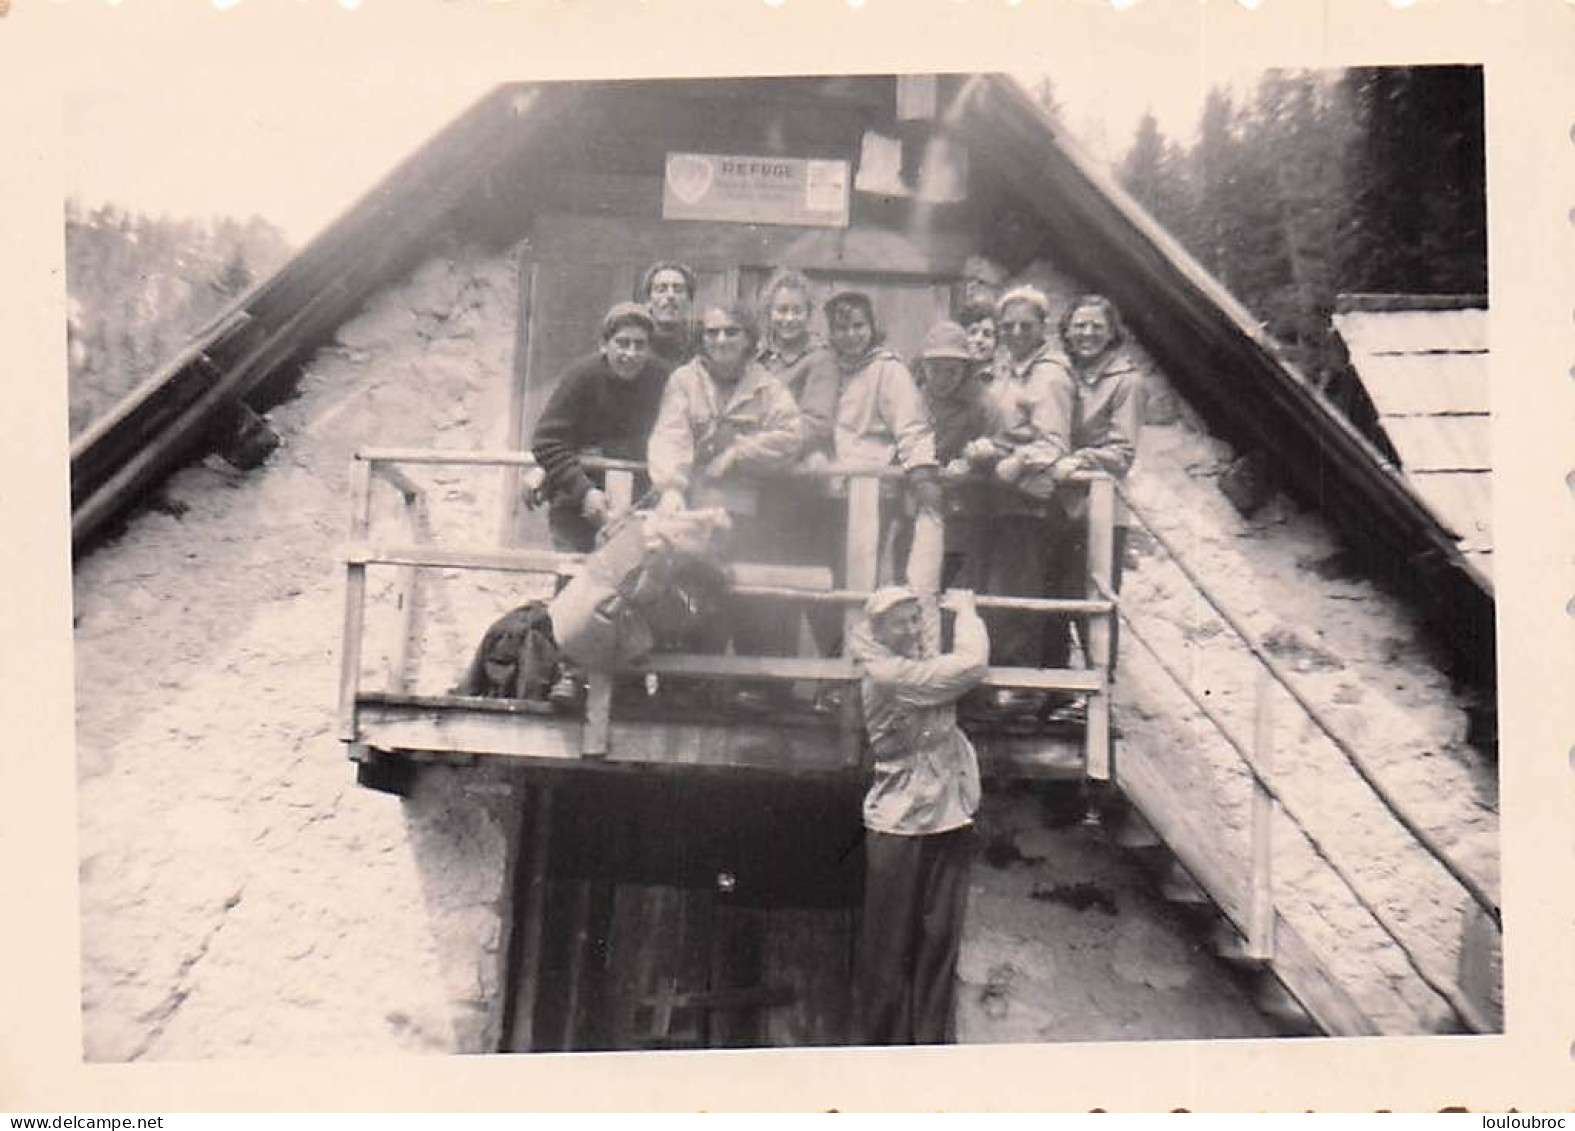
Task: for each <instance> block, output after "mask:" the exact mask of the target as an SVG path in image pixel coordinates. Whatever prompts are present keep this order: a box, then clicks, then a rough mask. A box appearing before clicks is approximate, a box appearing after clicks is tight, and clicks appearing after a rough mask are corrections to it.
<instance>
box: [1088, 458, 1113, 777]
mask: <svg viewBox="0 0 1575 1131" xmlns="http://www.w3.org/2000/svg"><path fill="white" fill-rule="evenodd" d="M1115 508H1116V493H1115V487H1114V485H1113V484H1112V483H1111V482H1110V480H1109V479H1103V478H1102V479H1098V480H1096V481H1095V482H1093V483H1091V484H1090V485H1089V488H1088V560H1087V562H1086V563H1085V565H1084V576H1085V581H1084V583H1083V584H1084V588H1085V589H1086V590H1087V596H1088V597H1089V598H1090V599H1093V598H1095V597H1097V596H1098V595H1099V594H1100V593H1101V592H1103V589H1102V587H1101V586H1099V585H1096V584H1094V582H1093V581H1092V578H1096V577H1097V578H1100V579H1102V580H1108V581H1109V583H1110V584H1111V585H1112V586H1113V585H1114V584H1115V576H1116V567H1115V519H1116V509H1115ZM1112 615H1113V614H1108V613H1107V614H1106V615H1104V616H1093V617H1089V618H1088V620H1087V621H1086V622H1085V623H1086V624H1087V625H1088V639H1087V640H1086V641H1084V644H1085V646H1086V647H1087V649H1088V662H1089V664H1090V665H1091V666H1092V667H1093V669H1094V670H1095V671H1096V672H1099V673H1101V674H1103V675H1108V673H1109V671H1110V657H1111V653H1110V635H1111V633H1110V620H1111V616H1112ZM1087 718H1088V722H1087V725H1086V727H1085V729H1084V732H1083V743H1084V753H1085V758H1086V761H1087V763H1088V777H1089V780H1091V781H1097V782H1106V781H1109V780H1110V764H1111V751H1110V696H1109V695H1108V694H1104V693H1103V692H1101V693H1096V694H1094V695H1091V696H1090V697H1089V701H1088V714H1087Z"/></svg>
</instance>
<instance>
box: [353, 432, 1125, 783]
mask: <svg viewBox="0 0 1575 1131" xmlns="http://www.w3.org/2000/svg"><path fill="white" fill-rule="evenodd" d="M585 463H586V466H587V467H588V468H590V469H591V470H599V471H601V472H603V473H604V475H605V478H606V491H607V495H608V500H609V502H610V504H611V505H612V508H613V509H614V510H615V511H616V510H621V509H626V508H627V507H629V506H630V505H631V504H632V502H633V499H632V488H633V483H634V476H635V474H636V473H637V472H639V471H641V470H643V466H642V465H640V464H637V463H630V462H626V461H616V460H605V459H588V460H586V461H585ZM534 464H535V461H534V459H533V458H532V457H531V456H530V455H529V454H528V453H524V452H487V451H476V452H453V451H426V450H414V449H376V450H368V451H362V452H359V453H357V455H356V456H355V458H354V460H353V462H352V466H351V476H350V544H349V546H348V547H347V548H346V550H345V553H344V563H345V570H346V574H345V576H346V588H345V619H344V642H343V649H342V652H341V668H340V685H339V708H338V711H339V737H340V738H341V739H342V740H343V741H345V742H346V743H349V744H351V746H352V752H353V753H355V751H356V748H357V747H358V745H359V744H360V743H361V742H362V740H363V736H362V728H361V726H360V723H359V714H360V710H361V707H362V705H363V703H364V702H365V697H366V694H367V693H366V692H365V690H364V689H363V688H362V687H361V685H360V676H361V664H362V647H363V639H362V638H363V634H364V628H365V615H366V601H367V590H366V579H367V570H368V568H369V567H372V566H392V567H395V568H396V569H397V570H398V571H399V572H398V580H397V583H396V594H397V596H396V601H397V603H398V605H399V615H400V618H401V619H400V625H399V639H398V642H397V644H396V647H395V650H394V655H393V658H392V660H391V662H390V670H389V679H388V689H387V690H388V692H392V693H395V694H398V693H401V692H404V691H406V690H407V689H408V684H409V672H408V671H407V666H408V665H407V659H406V657H407V654H408V653H407V648H408V643H409V641H410V639H411V637H412V634H413V633H414V632H415V629H416V621H415V618H416V610H417V606H418V586H417V575H418V573H419V571H421V570H432V569H444V570H495V571H503V572H510V573H518V574H538V575H539V574H548V575H553V576H556V577H566V576H572V575H573V574H574V573H575V572H576V571H577V570H578V569H579V568H580V564H581V556H580V555H578V554H569V553H558V552H555V551H551V550H543V549H532V548H515V547H506V546H491V547H455V546H441V545H433V544H430V543H429V542H428V541H426V540H425V538H424V537H423V533H422V532H423V530H424V528H425V513H424V512H425V507H426V500H425V496H424V493H423V492H422V490H421V488H420V486H419V485H418V484H417V483H416V482H415V481H414V480H412V479H411V478H410V477H409V476H408V475H407V474H405V472H403V471H402V470H401V467H402V466H405V465H469V466H482V467H501V468H514V469H518V468H523V467H530V466H534ZM812 474H813V475H815V476H816V477H822V478H831V477H841V478H845V479H846V480H847V482H848V490H847V510H846V523H847V541H846V546H847V551H846V560H845V562H844V566H845V572H844V577H845V579H846V582H845V587H844V588H831V587H830V586H829V584H819V585H815V584H804V583H803V582H804V576H805V574H806V572H807V571H805V570H803V569H794V568H792V567H781V566H776V565H773V564H771V563H745V564H740V565H738V566H735V568H734V580H735V584H734V586H733V590H732V591H733V592H734V593H736V594H738V595H739V596H742V597H745V598H751V597H753V598H773V599H778V600H781V599H787V600H793V601H798V602H803V603H806V604H808V603H817V604H825V603H830V604H833V605H839V606H841V607H843V609H844V615H845V617H846V618H847V624H848V627H850V628H851V625H852V622H853V620H854V618H856V617H857V616H858V615H859V611H860V608H861V606H862V605H863V603H864V601H865V599H866V598H867V597H868V596H869V594H870V592H871V591H872V590H873V589H874V588H875V587H876V579H877V570H878V554H879V550H880V545H879V543H880V528H879V506H880V482H881V480H882V479H888V478H895V477H899V476H900V475H901V474H902V473H901V471H900V469H896V468H888V469H880V470H869V469H860V468H849V467H840V466H835V465H833V466H830V467H827V468H824V469H821V470H819V471H817V472H814V473H812ZM374 482H383V483H386V484H388V485H389V486H390V487H392V488H393V489H394V490H395V491H397V492H398V493H399V495H400V496H401V498H402V499H403V502H404V513H405V516H406V519H407V521H406V528H407V533H408V541H398V542H389V541H384V540H382V539H374V538H373V537H372V536H371V513H372V498H371V492H372V485H373V483H374ZM1079 487H1080V488H1083V489H1086V490H1087V491H1088V493H1089V496H1090V507H1089V521H1090V526H1091V530H1090V537H1089V539H1088V568H1089V571H1090V573H1091V574H1093V575H1096V576H1100V577H1109V576H1111V554H1112V549H1113V544H1114V543H1113V529H1112V528H1113V523H1114V518H1115V508H1116V505H1117V504H1116V500H1115V495H1114V492H1113V490H1112V484H1111V482H1110V480H1109V479H1107V478H1105V477H1104V476H1100V475H1089V476H1084V477H1081V478H1080V481H1079ZM819 572H820V573H821V574H824V575H827V576H829V571H826V570H821V571H819ZM977 605H978V607H979V608H980V609H981V610H1008V611H1012V612H1016V613H1022V614H1026V615H1040V616H1042V615H1051V614H1061V615H1081V616H1086V617H1087V618H1088V623H1089V624H1090V626H1091V628H1090V632H1089V637H1090V639H1089V641H1088V642H1087V643H1088V649H1087V651H1088V655H1089V661H1090V664H1091V666H1090V667H1089V668H1087V669H1074V668H1065V669H1041V668H1030V667H993V668H991V669H990V671H989V673H988V675H987V676H986V679H985V681H984V682H985V685H986V686H990V687H1010V688H1032V689H1039V690H1062V691H1068V692H1074V693H1078V694H1083V695H1086V696H1087V698H1088V710H1087V725H1086V727H1085V730H1084V735H1083V751H1082V756H1083V772H1084V773H1085V774H1086V776H1088V777H1089V778H1092V779H1094V780H1096V781H1106V780H1108V779H1109V778H1110V775H1111V744H1110V697H1109V680H1108V676H1107V669H1108V663H1109V656H1110V618H1111V616H1112V615H1113V612H1114V607H1115V606H1114V604H1113V602H1112V601H1110V600H1108V599H1106V598H1104V597H1102V596H1100V595H1098V594H1097V593H1093V592H1090V593H1089V594H1088V595H1086V596H1084V597H1082V598H1054V599H1052V598H1027V597H998V596H991V595H989V594H981V595H979V596H978V597H977ZM640 670H642V671H651V672H655V673H657V674H658V675H682V676H701V677H715V678H719V679H727V678H744V679H751V680H782V681H800V680H812V681H819V682H830V683H844V684H848V683H852V682H853V681H855V680H856V679H857V671H856V669H855V668H854V666H853V664H852V663H851V662H850V661H849V660H847V659H845V658H842V657H832V658H823V659H817V658H792V657H782V658H777V657H764V656H732V655H683V654H669V653H663V654H660V655H656V656H653V657H651V658H650V661H649V663H648V664H646V665H644V666H642V668H641V669H640ZM612 675H613V673H603V672H593V673H589V681H588V682H589V688H588V697H587V704H586V710H585V716H584V719H583V722H582V723H581V733H580V741H579V743H578V746H579V753H580V755H581V756H583V757H586V758H597V757H602V756H605V755H606V754H607V753H608V752H609V741H610V726H609V724H610V717H611V694H612V682H613V681H612ZM450 698H452V697H450ZM844 698H845V700H846V701H847V705H848V706H849V707H850V708H851V707H852V700H853V698H854V697H853V696H845V697H844ZM855 718H856V716H855V715H854V713H853V712H852V711H851V710H850V711H848V712H845V715H844V726H843V730H844V744H845V746H848V747H854V746H856V744H857V743H858V742H859V741H860V740H861V736H860V735H858V734H857V733H856V728H854V726H853V722H854V720H855Z"/></svg>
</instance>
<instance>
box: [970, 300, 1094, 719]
mask: <svg viewBox="0 0 1575 1131" xmlns="http://www.w3.org/2000/svg"><path fill="white" fill-rule="evenodd" d="M1049 314H1050V304H1049V301H1048V300H1047V299H1046V298H1045V296H1044V295H1043V294H1042V293H1040V292H1039V291H1038V290H1036V289H1035V288H1033V287H1013V288H1012V289H1011V290H1009V291H1007V292H1006V293H1005V294H1004V295H1002V296H1001V301H1000V305H999V306H998V307H997V317H996V328H997V330H998V332H999V334H1000V337H1001V339H1002V341H1004V342H1005V344H1006V350H1005V354H1004V357H1003V359H1002V361H1003V364H1002V365H1001V367H1000V372H999V374H998V376H997V377H996V378H995V380H994V381H993V382H991V384H990V394H991V395H992V396H993V397H994V398H995V402H996V407H997V409H998V410H999V413H1000V419H1001V430H1000V432H998V433H997V434H996V436H995V437H994V443H995V448H996V452H997V456H998V459H997V462H996V464H995V475H996V478H997V480H999V481H1000V482H1001V483H1002V484H1003V485H1004V486H1005V487H1006V489H1005V490H1003V491H1001V492H999V494H998V496H997V499H996V508H995V514H994V516H993V519H992V529H991V537H992V540H993V542H994V546H995V548H996V552H993V553H992V554H991V555H990V570H989V572H990V578H989V583H988V585H987V586H986V589H987V591H988V592H989V593H991V594H993V595H997V596H1004V597H1042V596H1044V587H1045V570H1046V567H1047V562H1048V561H1049V556H1050V553H1051V539H1052V537H1054V536H1055V534H1056V533H1057V532H1058V530H1059V528H1058V527H1057V526H1056V525H1055V524H1054V522H1053V518H1054V517H1055V516H1056V515H1058V514H1059V513H1060V512H1059V510H1058V509H1057V504H1056V502H1055V501H1054V499H1053V496H1054V494H1055V491H1056V486H1057V478H1056V474H1055V470H1054V469H1055V467H1056V464H1057V461H1059V460H1060V459H1061V458H1062V457H1063V456H1065V455H1066V454H1067V452H1068V451H1069V450H1070V446H1071V441H1070V437H1071V430H1072V406H1073V401H1074V400H1075V398H1076V391H1075V389H1074V388H1073V385H1072V378H1071V375H1070V374H1069V373H1068V372H1067V368H1066V365H1065V364H1064V362H1063V360H1062V358H1061V357H1060V353H1059V350H1058V349H1057V348H1056V344H1055V343H1054V342H1051V341H1049V340H1047V335H1046V323H1047V321H1048V319H1049ZM1008 550H1009V552H1006V551H1008ZM986 619H987V620H988V621H989V625H990V636H991V639H992V641H993V650H992V655H991V657H990V662H991V663H993V664H997V665H1005V666H1008V667H1037V666H1038V665H1039V663H1040V657H1041V653H1042V651H1043V641H1044V629H1043V624H1042V623H1041V622H1040V621H1039V620H1037V619H1036V618H1034V617H1027V616H1023V615H1021V614H1017V613H1009V612H997V613H994V614H992V615H991V616H989V617H987V618H986ZM992 705H993V706H994V707H995V708H996V709H998V710H1000V711H1003V712H1005V713H1007V714H1010V715H1015V716H1022V717H1024V718H1037V716H1038V715H1039V714H1040V713H1041V712H1042V711H1044V710H1045V709H1046V707H1047V705H1048V700H1047V697H1046V695H1045V693H1044V692H1042V691H1037V690H1026V689H1012V688H999V689H997V690H996V692H995V695H994V699H993V704H992Z"/></svg>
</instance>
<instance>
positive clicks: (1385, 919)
mask: <svg viewBox="0 0 1575 1131" xmlns="http://www.w3.org/2000/svg"><path fill="white" fill-rule="evenodd" d="M1094 584H1095V585H1096V586H1097V587H1098V588H1099V589H1100V590H1101V591H1102V592H1104V593H1105V594H1106V595H1107V596H1110V597H1111V599H1112V600H1115V598H1114V595H1113V594H1111V593H1110V589H1109V587H1108V586H1107V585H1106V584H1105V583H1104V581H1103V580H1101V579H1099V578H1095V579H1094ZM1116 615H1117V616H1119V617H1120V618H1121V620H1122V622H1123V623H1124V624H1125V625H1126V626H1127V630H1128V632H1129V633H1131V635H1132V638H1133V639H1134V640H1136V641H1137V642H1138V643H1139V644H1140V645H1142V646H1143V649H1144V650H1145V651H1147V652H1148V654H1149V655H1150V656H1152V657H1153V658H1154V662H1155V663H1157V664H1158V665H1159V667H1160V670H1161V671H1163V672H1164V673H1165V675H1166V676H1168V677H1169V678H1170V681H1171V682H1172V683H1174V684H1175V685H1176V686H1177V687H1178V688H1179V689H1180V690H1181V693H1182V694H1183V695H1185V696H1186V698H1187V700H1188V702H1190V703H1191V704H1192V705H1193V707H1194V708H1196V709H1197V711H1198V712H1199V714H1201V715H1202V716H1203V717H1204V718H1205V719H1206V720H1208V722H1209V724H1210V725H1212V726H1213V727H1214V729H1215V730H1216V731H1218V732H1219V734H1220V737H1222V738H1223V739H1225V741H1226V743H1227V744H1228V745H1229V746H1230V747H1231V749H1232V750H1234V751H1235V753H1236V757H1237V758H1238V759H1240V761H1241V763H1242V765H1243V766H1245V767H1246V769H1247V772H1248V774H1249V775H1251V777H1252V780H1253V784H1254V785H1255V786H1257V787H1258V788H1259V789H1261V790H1262V791H1263V792H1264V793H1265V794H1267V795H1268V796H1269V797H1270V798H1271V799H1272V800H1273V801H1274V802H1276V803H1277V804H1278V805H1279V808H1280V812H1281V813H1283V814H1284V815H1285V817H1286V818H1287V819H1288V820H1289V821H1290V822H1291V824H1292V825H1294V826H1295V827H1296V828H1297V829H1298V830H1299V831H1300V832H1301V834H1302V836H1304V837H1306V839H1307V843H1308V844H1309V845H1310V846H1311V847H1312V850H1313V853H1314V854H1315V855H1316V856H1317V857H1318V858H1319V859H1320V860H1322V861H1323V862H1324V863H1325V864H1327V865H1328V866H1329V868H1330V870H1331V871H1333V872H1334V874H1335V875H1336V876H1338V877H1339V879H1340V881H1341V882H1342V883H1343V884H1344V885H1345V887H1346V890H1347V891H1349V892H1350V893H1351V895H1352V896H1354V897H1355V899H1356V902H1357V904H1358V905H1360V906H1361V908H1362V909H1363V910H1364V911H1366V912H1367V913H1368V915H1370V916H1372V919H1373V921H1374V922H1375V923H1377V924H1378V927H1379V929H1380V930H1382V931H1383V932H1384V934H1386V935H1388V936H1389V938H1390V941H1392V942H1393V943H1394V944H1395V946H1397V947H1398V948H1399V949H1400V953H1401V954H1403V955H1405V957H1406V961H1407V962H1409V963H1410V965H1411V968H1412V969H1413V970H1415V971H1416V973H1417V976H1418V977H1419V978H1421V979H1422V981H1423V982H1424V983H1426V984H1427V986H1428V987H1429V988H1430V989H1432V990H1433V991H1434V992H1435V993H1437V994H1438V995H1439V996H1440V997H1442V998H1443V999H1444V1000H1445V1001H1446V1002H1448V1003H1449V1006H1450V1008H1452V1009H1453V1010H1454V1011H1455V1013H1456V1014H1457V1015H1458V1016H1459V1017H1460V1019H1461V1020H1462V1021H1464V1022H1465V1023H1466V1025H1467V1027H1468V1028H1470V1029H1472V1030H1473V1031H1475V1032H1478V1033H1482V1032H1487V1031H1488V1030H1489V1029H1490V1028H1491V1026H1489V1025H1488V1023H1487V1022H1486V1021H1485V1020H1484V1019H1483V1017H1482V1016H1481V1014H1480V1012H1479V1011H1478V1010H1477V1009H1476V1007H1475V1006H1474V1005H1472V1004H1471V1002H1470V1000H1469V999H1468V998H1466V996H1465V994H1464V992H1463V991H1462V990H1461V989H1460V987H1459V986H1457V985H1455V984H1454V983H1453V982H1451V981H1450V980H1449V979H1448V978H1445V977H1442V976H1441V975H1438V974H1436V973H1433V972H1431V971H1429V970H1428V969H1427V965H1426V963H1424V962H1423V961H1422V960H1421V959H1420V958H1419V957H1418V956H1417V955H1416V953H1415V952H1414V951H1413V950H1412V949H1411V948H1410V947H1409V946H1407V945H1406V943H1405V940H1403V939H1402V938H1401V937H1400V934H1399V930H1398V928H1396V927H1395V926H1394V924H1393V923H1392V922H1391V921H1390V919H1389V916H1387V915H1386V914H1385V913H1384V912H1382V911H1381V910H1379V908H1378V906H1377V904H1376V902H1375V901H1374V900H1372V899H1370V898H1369V897H1368V896H1367V895H1365V894H1364V893H1363V891H1362V889H1361V887H1360V885H1359V884H1358V883H1357V882H1356V880H1355V879H1354V878H1353V877H1352V876H1351V874H1350V873H1349V872H1348V871H1347V870H1346V869H1345V867H1343V866H1342V865H1341V864H1340V862H1339V861H1338V860H1336V859H1335V858H1334V856H1333V855H1332V854H1331V852H1330V850H1329V848H1328V846H1327V845H1325V844H1324V842H1323V841H1322V840H1321V839H1320V838H1319V837H1318V835H1317V834H1316V833H1314V832H1313V830H1312V829H1311V828H1310V827H1309V826H1308V824H1307V822H1306V821H1305V820H1303V819H1302V817H1301V816H1300V815H1299V814H1298V813H1297V812H1296V810H1295V809H1294V808H1293V807H1292V806H1291V803H1290V802H1289V801H1288V800H1286V797H1285V795H1284V793H1283V792H1281V790H1280V788H1279V787H1278V786H1277V785H1276V784H1275V783H1274V781H1273V779H1271V778H1270V777H1269V776H1268V775H1267V774H1265V773H1264V771H1263V768H1262V767H1261V766H1259V765H1258V764H1257V762H1256V761H1255V759H1254V758H1253V756H1252V755H1250V754H1248V753H1247V748H1246V745H1245V744H1244V743H1243V742H1242V741H1241V740H1240V739H1238V738H1237V737H1236V736H1235V735H1234V734H1232V733H1231V729H1230V727H1228V726H1227V725H1226V724H1225V721H1224V719H1222V718H1221V717H1220V716H1219V713H1218V712H1217V711H1215V710H1214V709H1213V708H1211V707H1210V706H1209V705H1208V704H1207V703H1206V702H1204V701H1203V698H1202V697H1201V696H1200V695H1198V694H1197V692H1195V691H1193V690H1192V688H1191V686H1190V685H1189V684H1188V683H1187V681H1186V679H1185V678H1184V677H1183V676H1182V675H1181V673H1180V672H1178V671H1176V669H1175V668H1174V667H1173V666H1172V665H1171V664H1170V662H1169V661H1167V660H1166V659H1165V657H1164V656H1163V655H1162V654H1161V653H1160V651H1159V648H1158V647H1157V646H1155V644H1154V643H1153V642H1152V641H1151V640H1149V638H1148V636H1147V635H1146V634H1145V633H1144V632H1143V630H1142V629H1140V628H1138V626H1137V625H1135V624H1134V623H1133V622H1132V618H1131V616H1130V615H1129V614H1128V613H1127V611H1126V610H1125V609H1124V608H1123V607H1122V606H1121V604H1120V602H1119V601H1116ZM1237 926H1238V927H1242V926H1243V924H1241V923H1237Z"/></svg>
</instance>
